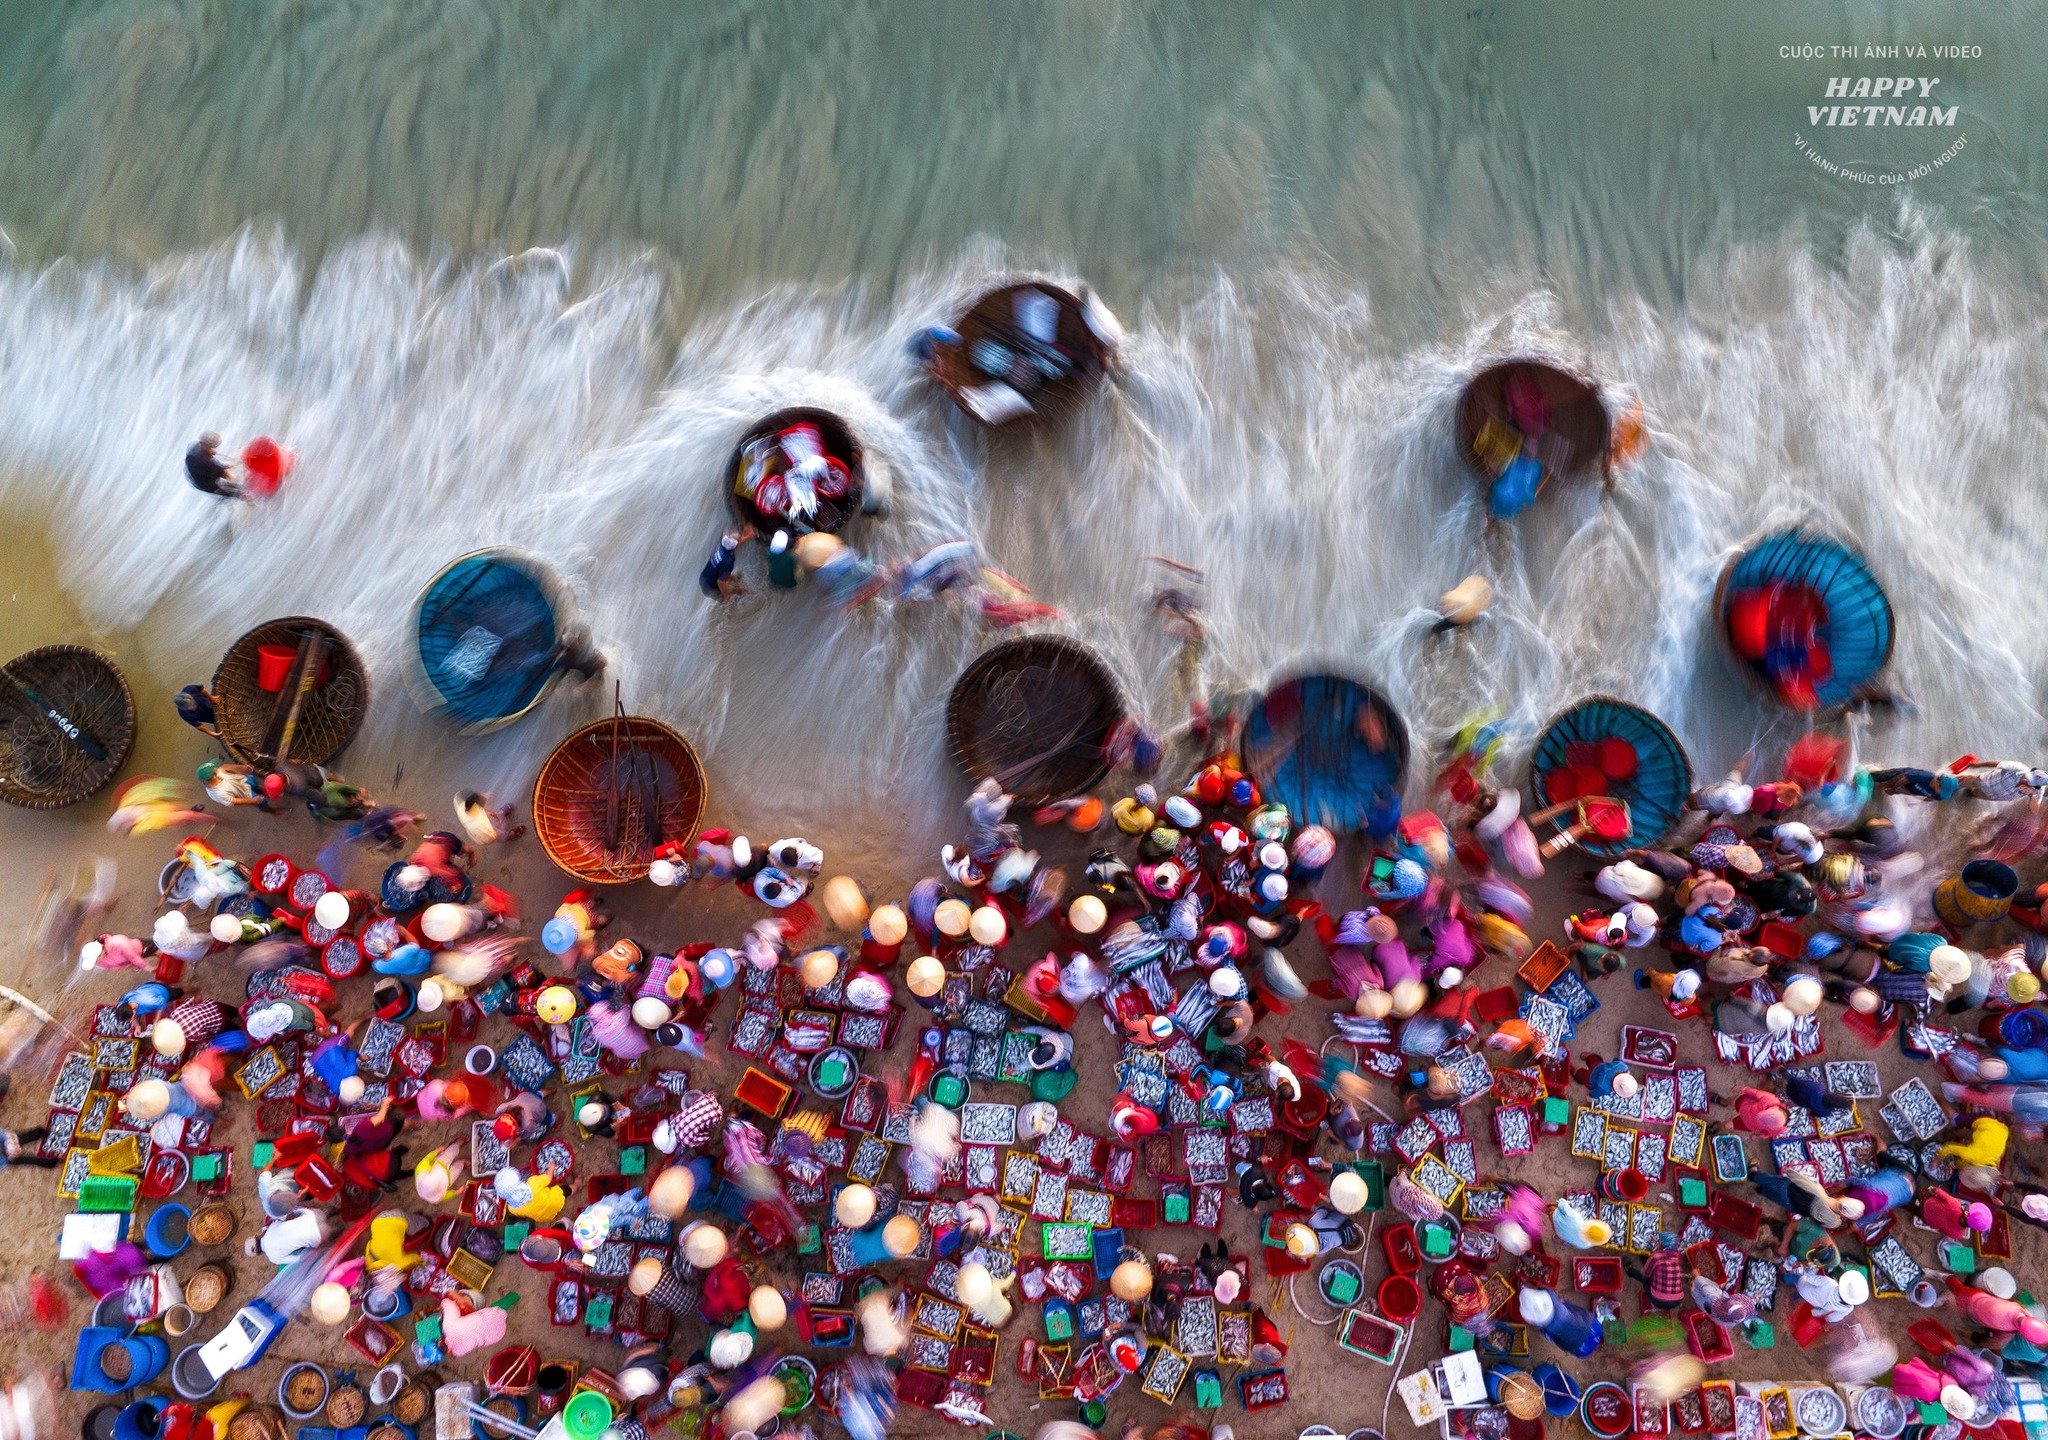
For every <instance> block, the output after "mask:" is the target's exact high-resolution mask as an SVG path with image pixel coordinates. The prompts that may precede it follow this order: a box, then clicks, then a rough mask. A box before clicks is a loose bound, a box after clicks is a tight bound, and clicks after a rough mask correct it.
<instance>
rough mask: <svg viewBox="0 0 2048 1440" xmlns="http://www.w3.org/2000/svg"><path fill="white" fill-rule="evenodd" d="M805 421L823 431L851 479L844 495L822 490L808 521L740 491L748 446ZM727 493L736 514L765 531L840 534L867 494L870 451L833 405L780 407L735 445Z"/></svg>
mask: <svg viewBox="0 0 2048 1440" xmlns="http://www.w3.org/2000/svg"><path fill="white" fill-rule="evenodd" d="M804 424H810V425H815V426H817V427H818V433H819V436H820V438H821V439H822V440H823V441H824V443H825V453H826V454H828V455H831V456H832V457H833V458H834V459H836V460H838V461H840V462H841V463H842V464H844V465H845V466H846V469H847V472H848V476H849V479H848V483H847V487H846V493H845V494H844V495H841V496H839V497H838V498H837V499H831V498H828V497H826V496H823V495H820V496H819V497H818V508H817V511H816V512H815V513H814V514H813V515H812V516H811V517H810V518H809V519H808V520H804V521H798V522H792V521H791V520H790V519H789V518H788V517H787V516H783V515H775V514H771V513H769V512H768V511H766V510H763V509H761V508H760V507H759V506H757V505H756V504H755V503H754V502H753V500H752V499H750V498H749V497H747V496H744V495H742V494H740V492H739V477H740V466H741V464H742V463H743V462H744V460H745V456H746V453H747V447H748V446H749V445H751V444H753V443H754V442H755V441H757V440H768V441H773V440H774V438H775V437H776V436H777V435H778V434H780V433H781V432H782V431H784V430H787V429H789V428H790V426H792V425H804ZM725 494H726V498H727V500H729V501H730V502H731V504H732V508H733V511H734V513H735V514H737V515H738V516H739V517H740V519H742V520H744V521H746V522H747V523H748V524H749V525H752V526H753V527H754V528H755V529H756V530H759V531H760V532H761V534H762V535H764V536H767V535H773V534H774V533H775V532H776V531H777V530H790V529H794V530H797V531H799V532H803V531H819V532H822V533H824V534H826V535H836V534H837V533H839V531H841V530H843V529H845V528H846V525H847V522H848V521H850V520H852V519H853V517H854V516H855V515H858V514H859V513H860V510H861V502H862V500H863V499H864V498H865V497H866V494H867V455H866V452H864V451H863V450H862V449H861V445H860V441H859V440H858V439H856V438H855V437H854V433H853V429H852V427H851V426H849V425H848V424H847V423H846V421H844V420H843V419H841V418H840V417H839V416H837V415H835V414H833V413H832V412H831V411H830V410H819V409H817V408H815V407H813V406H808V405H796V406H792V407H790V408H789V409H787V410H777V411H776V412H775V413H774V414H773V415H769V416H765V417H763V418H762V419H761V420H760V422H759V423H757V424H755V425H753V426H751V427H750V428H749V429H748V431H747V433H746V434H744V435H742V436H740V439H739V443H738V444H737V445H735V446H733V447H732V457H731V458H730V459H729V460H728V461H727V462H726V466H725Z"/></svg>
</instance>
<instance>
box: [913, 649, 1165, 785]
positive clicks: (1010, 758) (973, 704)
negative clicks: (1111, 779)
mask: <svg viewBox="0 0 2048 1440" xmlns="http://www.w3.org/2000/svg"><path fill="white" fill-rule="evenodd" d="M1124 714H1125V711H1124V701H1123V695H1122V693H1121V692H1120V691H1119V690H1118V689H1117V684H1116V681H1115V679H1114V678H1112V677H1111V675H1110V673H1109V668H1108V667H1107V666H1106V665H1104V664H1103V663H1102V661H1101V660H1099V659H1097V658H1096V656H1095V654H1094V652H1093V651H1091V650H1089V649H1088V648H1087V647H1086V646H1083V645H1081V644H1079V643H1078V642H1076V641H1073V640H1066V639H1062V638H1060V637H1058V636H1053V635H1028V636H1024V637H1023V638H1021V639H1016V640H1005V641H1004V642H1003V643H1002V644H1000V645H995V646H991V647H990V648H989V649H987V650H984V651H982V653H981V654H979V655H977V656H976V657H975V658H974V660H973V662H972V663H970V664H969V665H968V667H967V668H966V669H965V670H963V671H961V672H960V678H959V679H958V680H956V681H954V682H953V693H952V695H951V696H950V697H948V699H947V701H946V742H947V744H948V745H949V746H950V747H951V749H952V751H953V758H954V759H955V760H956V761H958V762H959V764H960V768H961V769H962V770H963V771H965V772H966V773H967V778H968V779H969V780H972V781H975V782H976V783H979V782H980V781H983V780H994V781H995V782H996V783H997V784H998V785H1000V786H1002V787H1003V789H1004V790H1005V791H1006V792H1008V793H1009V794H1011V795H1014V796H1016V797H1017V800H1018V803H1020V804H1023V805H1047V804H1050V803H1051V802H1053V801H1055V800H1064V799H1066V798H1067V797H1068V796H1070V795H1078V794H1080V793H1081V792H1083V791H1084V790H1091V789H1093V788H1094V787H1095V786H1096V785H1097V784H1099V783H1100V782H1101V780H1102V777H1103V776H1105V775H1107V774H1108V773H1109V762H1108V760H1107V759H1105V758H1104V754H1103V747H1104V745H1105V744H1106V743H1107V742H1108V740H1109V738H1110V732H1111V731H1112V730H1114V729H1115V728H1116V726H1117V723H1118V722H1119V721H1121V720H1122V719H1123V718H1124Z"/></svg>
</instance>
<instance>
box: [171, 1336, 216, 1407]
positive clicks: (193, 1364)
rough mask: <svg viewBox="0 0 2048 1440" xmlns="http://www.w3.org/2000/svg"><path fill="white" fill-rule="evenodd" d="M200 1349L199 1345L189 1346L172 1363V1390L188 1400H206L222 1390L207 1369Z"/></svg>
mask: <svg viewBox="0 0 2048 1440" xmlns="http://www.w3.org/2000/svg"><path fill="white" fill-rule="evenodd" d="M200 1349H201V1347H200V1346H198V1345H187V1346H186V1347H185V1348H184V1349H183V1350H180V1351H179V1352H178V1358H177V1359H175V1360H173V1361H172V1362H171V1388H172V1389H173V1390H175V1391H177V1392H178V1394H179V1395H180V1396H182V1397H183V1398H185V1399H187V1400H204V1399H205V1398H206V1397H207V1396H209V1395H211V1394H212V1393H213V1392H214V1391H216V1390H218V1389H220V1381H218V1380H216V1379H215V1378H214V1376H213V1372H212V1371H211V1370H208V1369H207V1368H206V1361H205V1360H204V1359H203V1358H202V1357H201V1356H200V1354H199V1351H200Z"/></svg>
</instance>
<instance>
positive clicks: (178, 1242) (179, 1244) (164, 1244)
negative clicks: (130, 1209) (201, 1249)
mask: <svg viewBox="0 0 2048 1440" xmlns="http://www.w3.org/2000/svg"><path fill="white" fill-rule="evenodd" d="M191 1227H192V1212H191V1211H190V1210H188V1209H186V1208H185V1207H184V1206H183V1205H180V1204H178V1203H177V1202H176V1201H171V1202H170V1203H168V1204H164V1205H159V1206H157V1207H156V1210H155V1211H154V1212H153V1213H152V1214H151V1215H150V1217H149V1223H148V1224H147V1225H145V1226H144V1227H143V1230H142V1239H143V1243H144V1244H145V1245H147V1246H148V1247H149V1253H150V1255H151V1257H152V1258H154V1259H157V1260H169V1259H171V1258H172V1257H174V1256H177V1255H181V1254H183V1253H184V1251H185V1247H186V1246H188V1245H190V1244H191V1243H192V1228H191Z"/></svg>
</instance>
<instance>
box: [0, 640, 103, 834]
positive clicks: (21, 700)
mask: <svg viewBox="0 0 2048 1440" xmlns="http://www.w3.org/2000/svg"><path fill="white" fill-rule="evenodd" d="M0 669H4V671H5V679H4V680H0V800H5V801H7V802H8V803H9V804H10V805H20V806H23V807H25V808H27V809H30V810H56V809H59V808H61V807H62V806H65V805H76V804H77V803H78V802H79V801H81V800H83V799H85V798H86V797H87V796H89V795H91V794H93V793H95V792H96V791H98V790H99V789H101V788H102V787H103V786H105V785H106V783H107V782H108V781H109V780H112V779H113V778H114V777H115V776H116V775H118V774H119V773H120V771H121V767H122V766H123V765H125V764H127V763H128V752H129V751H131V750H133V749H134V748H135V696H134V695H133V694H132V693H130V691H129V689H128V682H127V681H126V680H125V679H123V678H122V676H121V672H120V670H119V669H117V668H116V667H115V665H114V662H113V661H111V660H109V659H108V658H107V657H106V656H104V655H102V654H100V652H99V651H97V650H92V649H88V648H87V647H85V646H83V645H46V646H44V647H43V648H42V649H40V650H31V651H29V652H28V653H27V654H25V655H17V656H15V657H14V659H12V660H10V661H8V662H7V664H6V665H5V666H4V667H0Z"/></svg>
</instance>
